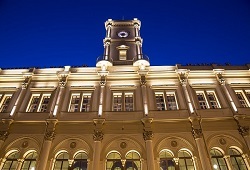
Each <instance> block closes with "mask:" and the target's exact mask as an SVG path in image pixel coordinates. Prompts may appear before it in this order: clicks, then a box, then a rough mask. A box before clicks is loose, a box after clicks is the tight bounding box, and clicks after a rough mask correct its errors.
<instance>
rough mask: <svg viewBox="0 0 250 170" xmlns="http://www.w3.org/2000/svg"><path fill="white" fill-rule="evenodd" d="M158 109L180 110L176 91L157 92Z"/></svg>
mask: <svg viewBox="0 0 250 170" xmlns="http://www.w3.org/2000/svg"><path fill="white" fill-rule="evenodd" d="M155 101H156V108H157V110H178V104H177V100H176V95H175V92H169V91H166V92H155Z"/></svg>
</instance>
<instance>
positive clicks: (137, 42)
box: [135, 37, 143, 60]
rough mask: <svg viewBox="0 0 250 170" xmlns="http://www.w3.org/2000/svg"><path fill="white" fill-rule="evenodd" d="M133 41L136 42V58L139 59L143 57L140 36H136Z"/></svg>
mask: <svg viewBox="0 0 250 170" xmlns="http://www.w3.org/2000/svg"><path fill="white" fill-rule="evenodd" d="M135 43H136V47H137V56H138V58H137V60H140V59H143V56H142V48H141V47H142V40H141V38H140V37H136V40H135Z"/></svg>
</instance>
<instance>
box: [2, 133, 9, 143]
mask: <svg viewBox="0 0 250 170" xmlns="http://www.w3.org/2000/svg"><path fill="white" fill-rule="evenodd" d="M8 136H9V132H8V131H0V140H2V141H5V140H6V139H7V138H8Z"/></svg>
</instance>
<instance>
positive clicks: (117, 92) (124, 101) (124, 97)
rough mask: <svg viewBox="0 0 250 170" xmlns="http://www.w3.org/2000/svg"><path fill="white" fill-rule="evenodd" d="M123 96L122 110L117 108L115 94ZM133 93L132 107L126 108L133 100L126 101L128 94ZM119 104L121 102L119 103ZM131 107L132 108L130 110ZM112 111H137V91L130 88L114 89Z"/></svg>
mask: <svg viewBox="0 0 250 170" xmlns="http://www.w3.org/2000/svg"><path fill="white" fill-rule="evenodd" d="M119 95H120V96H121V103H120V104H121V110H115V109H114V107H115V102H114V100H115V99H114V96H119ZM127 95H132V100H133V102H132V109H131V108H130V107H129V110H127V109H126V106H127V105H126V104H131V102H128V103H126V96H127ZM118 104H119V103H118ZM130 109H131V110H130ZM112 111H114V112H133V111H135V92H134V91H131V90H128V91H113V92H112Z"/></svg>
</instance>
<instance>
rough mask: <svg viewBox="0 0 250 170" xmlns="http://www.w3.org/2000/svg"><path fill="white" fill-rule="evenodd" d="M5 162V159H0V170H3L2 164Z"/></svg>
mask: <svg viewBox="0 0 250 170" xmlns="http://www.w3.org/2000/svg"><path fill="white" fill-rule="evenodd" d="M5 161H6V159H5V158H0V169H2V168H3V165H4V162H5Z"/></svg>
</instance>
